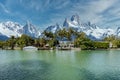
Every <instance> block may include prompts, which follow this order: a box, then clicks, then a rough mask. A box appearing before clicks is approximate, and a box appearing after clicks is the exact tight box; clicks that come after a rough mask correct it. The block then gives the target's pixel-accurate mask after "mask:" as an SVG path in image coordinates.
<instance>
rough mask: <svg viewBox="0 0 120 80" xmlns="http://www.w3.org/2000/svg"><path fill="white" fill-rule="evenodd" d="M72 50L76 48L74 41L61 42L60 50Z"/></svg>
mask: <svg viewBox="0 0 120 80" xmlns="http://www.w3.org/2000/svg"><path fill="white" fill-rule="evenodd" d="M72 48H74V44H73V42H72V41H59V45H58V49H61V50H70V49H72Z"/></svg>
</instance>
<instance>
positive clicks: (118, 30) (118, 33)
mask: <svg viewBox="0 0 120 80" xmlns="http://www.w3.org/2000/svg"><path fill="white" fill-rule="evenodd" d="M116 35H117V36H120V27H118V28H117V30H116Z"/></svg>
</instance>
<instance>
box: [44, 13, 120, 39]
mask: <svg viewBox="0 0 120 80" xmlns="http://www.w3.org/2000/svg"><path fill="white" fill-rule="evenodd" d="M62 28H65V29H68V28H72V29H74V30H76V31H78V32H84V33H86V35H87V36H88V37H89V38H90V39H92V40H102V39H103V38H105V37H107V36H109V35H117V36H120V27H119V28H118V29H117V30H113V29H110V28H108V29H102V28H100V27H98V26H97V25H96V24H92V23H91V22H90V21H89V22H86V23H82V22H81V21H80V20H79V16H78V15H73V16H72V17H71V18H70V20H69V19H67V18H65V20H64V22H63V26H62ZM57 30H59V27H58V26H57V25H52V26H49V27H48V28H46V30H45V31H48V32H53V33H55V32H56V31H57Z"/></svg>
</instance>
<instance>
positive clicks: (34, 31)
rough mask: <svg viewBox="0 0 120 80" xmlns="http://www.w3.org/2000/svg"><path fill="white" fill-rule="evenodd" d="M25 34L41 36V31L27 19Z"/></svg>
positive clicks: (24, 28)
mask: <svg viewBox="0 0 120 80" xmlns="http://www.w3.org/2000/svg"><path fill="white" fill-rule="evenodd" d="M23 34H26V35H29V36H31V37H39V36H40V31H39V30H38V29H36V27H35V26H34V25H33V24H31V23H30V22H29V21H27V23H26V25H25V26H24V27H23Z"/></svg>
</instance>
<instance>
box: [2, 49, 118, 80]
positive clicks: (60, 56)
mask: <svg viewBox="0 0 120 80" xmlns="http://www.w3.org/2000/svg"><path fill="white" fill-rule="evenodd" d="M0 80H120V50H95V51H89V50H88V51H74V50H69V51H55V50H53V51H52V50H50V51H49V50H48V51H44V50H43V51H21V50H0Z"/></svg>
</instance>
